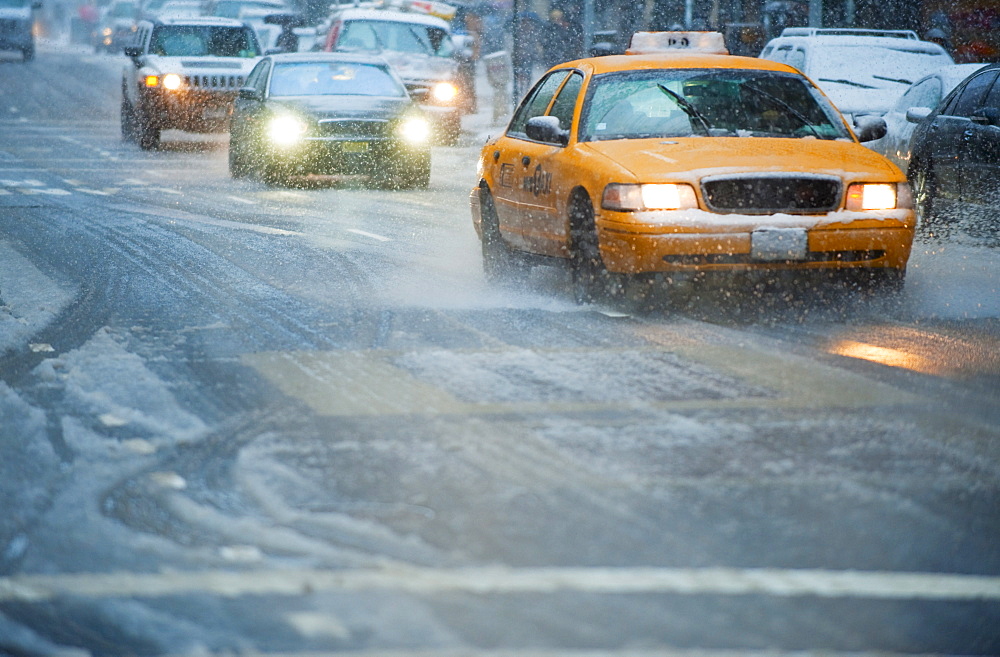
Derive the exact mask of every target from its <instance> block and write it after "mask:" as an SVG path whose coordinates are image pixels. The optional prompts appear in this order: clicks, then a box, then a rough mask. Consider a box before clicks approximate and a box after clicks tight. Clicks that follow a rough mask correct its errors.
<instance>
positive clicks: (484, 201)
mask: <svg viewBox="0 0 1000 657" xmlns="http://www.w3.org/2000/svg"><path fill="white" fill-rule="evenodd" d="M884 132H885V123H884V121H881V120H880V119H876V120H868V121H867V122H866V123H864V124H862V125H859V126H857V136H856V135H855V133H854V132H853V131H852V130H851V128H850V127H848V126H847V124H846V123H845V121H844V119H843V117H842V116H841V115H840V113H839V112H838V111H837V110H836V109H835V108H834V107H833V105H832V104H831V103H830V102H829V100H827V98H826V97H825V96H824V95H823V93H822V92H821V91H819V90H818V89H817V88H816V86H815V85H814V84H813V83H812V82H810V81H809V80H808V79H807V78H806V77H805V76H803V75H802V74H801V73H799V72H798V71H796V70H795V69H793V68H791V67H789V66H786V65H783V64H778V63H775V62H770V61H766V60H761V59H754V58H747V57H737V56H731V55H729V54H728V53H727V51H726V49H725V45H724V42H723V38H722V35H721V34H718V33H713V32H681V33H678V32H640V33H636V34H635V35H634V37H633V39H632V44H631V46H630V48H629V50H628V51H627V53H626V54H624V55H613V56H606V57H595V58H589V59H580V60H577V61H573V62H568V63H565V64H561V65H558V66H555V67H553V68H552V69H550V70H549V71H548V72H547V73H546V74H545V75H544V76H543V77H542V78H541V79H540V80H539V81H538V82H537V84H535V86H534V87H533V88H532V89H531V91H529V92H528V94H527V95H526V96H525V97H524V99H523V100H522V101H521V103H520V105H519V106H518V108H517V109H516V110H515V112H514V115H513V117H512V118H511V121H510V124H509V125H508V126H507V129H506V131H505V132H504V134H502V135H500V136H498V137H495V138H492V139H490V140H489V141H487V143H486V145H485V146H484V147H483V150H482V154H481V156H480V160H479V164H478V175H479V184H478V186H477V187H476V188H475V189H473V191H472V194H471V196H470V202H471V206H472V217H473V223H474V226H475V229H476V232H477V233H478V235H479V237H480V240H481V242H482V249H483V266H484V271H485V274H486V276H487V278H488V279H492V280H496V279H501V278H505V277H509V276H511V275H512V274H514V273H515V272H517V271H519V265H520V264H523V263H524V262H525V261H530V260H532V259H535V258H533V257H534V256H543V257H549V258H559V259H563V260H567V259H568V261H569V266H570V271H571V273H572V280H573V288H574V294H575V296H576V298H577V300H578V301H581V302H582V301H590V300H594V299H596V298H599V297H601V296H603V295H605V294H607V293H609V292H611V293H613V292H614V291H615V290H620V289H621V287H622V286H621V282H622V280H623V279H624V280H627V279H629V278H639V277H642V278H646V279H648V280H651V281H664V282H667V283H669V282H670V281H674V280H677V279H684V278H685V277H688V278H690V277H694V276H701V275H703V274H704V273H707V272H753V271H763V272H765V273H766V272H777V271H779V270H791V271H793V272H803V273H805V272H808V271H815V272H820V271H824V270H825V272H826V273H829V274H832V275H833V276H834V277H835V278H836V277H840V278H845V279H850V280H856V281H857V282H859V283H864V284H865V285H866V286H867V287H869V288H871V289H883V290H898V289H900V288H901V287H902V284H903V279H904V275H905V272H906V263H907V259H908V258H909V255H910V247H911V244H912V241H913V235H914V228H915V218H914V212H913V207H912V206H913V204H912V197H911V193H910V188H909V187H908V185H907V182H906V176H905V175H903V173H902V172H901V171H900V170H899V169H898V168H897V167H896V166H894V165H893V164H892V163H891V162H889V161H888V160H887V159H885V158H884V157H882V156H881V155H879V154H877V153H875V152H873V151H871V150H869V149H867V148H865V147H863V146H861V144H860V143H859V141H868V140H872V139H878V138H879V137H880V136H881V135H883V134H884Z"/></svg>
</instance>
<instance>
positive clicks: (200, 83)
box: [184, 75, 243, 91]
mask: <svg viewBox="0 0 1000 657" xmlns="http://www.w3.org/2000/svg"><path fill="white" fill-rule="evenodd" d="M184 83H185V86H186V87H188V88H190V89H226V90H230V89H231V90H233V91H235V90H237V89H239V88H240V87H242V86H243V76H242V75H186V76H184Z"/></svg>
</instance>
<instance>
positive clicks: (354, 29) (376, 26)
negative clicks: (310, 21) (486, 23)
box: [337, 20, 454, 57]
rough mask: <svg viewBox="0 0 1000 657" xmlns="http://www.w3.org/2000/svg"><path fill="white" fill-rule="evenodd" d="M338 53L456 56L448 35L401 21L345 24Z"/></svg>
mask: <svg viewBox="0 0 1000 657" xmlns="http://www.w3.org/2000/svg"><path fill="white" fill-rule="evenodd" d="M337 49H338V50H363V51H367V52H381V51H383V50H393V51H396V52H406V53H414V54H421V55H434V56H436V57H451V56H452V54H454V51H453V48H452V44H451V39H450V38H448V33H447V32H446V31H444V30H442V29H440V28H437V27H433V26H430V25H423V24H421V23H403V22H398V21H378V20H351V21H346V22H345V23H344V27H343V34H342V35H341V36H340V38H339V39H338V40H337Z"/></svg>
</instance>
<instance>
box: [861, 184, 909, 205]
mask: <svg viewBox="0 0 1000 657" xmlns="http://www.w3.org/2000/svg"><path fill="white" fill-rule="evenodd" d="M845 205H846V209H847V210H849V211H851V212H858V211H864V210H895V209H897V208H908V207H910V206H912V202H911V195H910V188H909V187H908V186H907V185H906V184H905V183H904V184H902V185H899V186H898V189H897V185H896V183H853V184H852V185H851V186H850V187H848V188H847V203H846V204H845Z"/></svg>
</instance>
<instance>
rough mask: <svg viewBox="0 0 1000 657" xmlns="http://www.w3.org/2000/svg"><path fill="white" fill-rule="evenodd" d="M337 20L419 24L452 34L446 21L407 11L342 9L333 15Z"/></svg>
mask: <svg viewBox="0 0 1000 657" xmlns="http://www.w3.org/2000/svg"><path fill="white" fill-rule="evenodd" d="M333 18H334V19H335V20H345V21H357V20H369V21H391V22H394V23H417V24H418V25H426V26H428V27H436V28H439V29H442V30H444V31H445V32H451V27H450V26H449V25H448V22H447V21H445V20H444V19H441V18H438V17H436V16H428V15H427V14H417V13H411V12H406V11H391V10H388V9H355V8H351V9H341V10H338V11H336V12H335V13H334V14H333Z"/></svg>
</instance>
